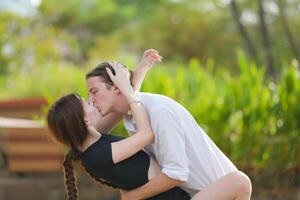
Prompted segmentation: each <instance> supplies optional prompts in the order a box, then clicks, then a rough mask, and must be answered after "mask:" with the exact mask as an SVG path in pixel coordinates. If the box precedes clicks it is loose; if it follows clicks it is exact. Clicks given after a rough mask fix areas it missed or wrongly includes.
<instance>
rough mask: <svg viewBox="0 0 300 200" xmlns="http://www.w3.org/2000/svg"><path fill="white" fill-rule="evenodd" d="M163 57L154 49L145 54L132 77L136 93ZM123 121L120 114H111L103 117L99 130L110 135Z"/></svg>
mask: <svg viewBox="0 0 300 200" xmlns="http://www.w3.org/2000/svg"><path fill="white" fill-rule="evenodd" d="M161 59H162V57H161V56H160V55H159V54H158V52H157V51H156V50H154V49H148V50H146V51H145V52H144V54H143V57H142V59H141V62H140V63H139V64H138V65H137V67H136V69H135V71H134V72H133V75H132V85H133V89H134V91H139V90H140V88H141V85H142V83H143V80H144V78H145V75H146V73H147V72H148V70H149V69H151V67H152V66H153V65H154V64H155V63H156V62H159V61H161ZM121 119H122V114H120V113H109V114H107V115H106V116H104V117H103V119H102V120H101V121H100V123H99V124H98V126H97V130H98V131H99V132H102V133H109V132H110V131H111V130H112V129H113V128H114V127H115V126H116V125H117V124H118V123H119V121H120V120H121Z"/></svg>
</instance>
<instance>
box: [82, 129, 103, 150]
mask: <svg viewBox="0 0 300 200" xmlns="http://www.w3.org/2000/svg"><path fill="white" fill-rule="evenodd" d="M101 136H102V135H101V133H99V132H98V131H97V130H96V129H95V128H92V129H91V128H90V129H89V131H88V135H87V137H86V139H85V141H84V142H83V144H82V145H81V146H80V147H79V149H80V151H81V152H84V151H85V150H86V149H87V148H88V147H89V146H91V145H92V144H94V143H95V142H96V141H98V140H99V139H100V138H101Z"/></svg>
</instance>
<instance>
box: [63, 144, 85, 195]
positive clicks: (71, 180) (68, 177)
mask: <svg viewBox="0 0 300 200" xmlns="http://www.w3.org/2000/svg"><path fill="white" fill-rule="evenodd" d="M80 157H81V152H80V151H78V150H76V149H72V150H70V151H69V152H68V153H67V154H66V155H65V160H64V161H63V167H64V174H65V187H66V189H67V194H68V200H77V199H78V189H77V185H76V176H75V173H74V167H73V161H77V160H80Z"/></svg>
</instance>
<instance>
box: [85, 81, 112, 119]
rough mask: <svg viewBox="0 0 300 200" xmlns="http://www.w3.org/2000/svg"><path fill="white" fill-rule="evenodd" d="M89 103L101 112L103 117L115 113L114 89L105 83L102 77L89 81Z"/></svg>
mask: <svg viewBox="0 0 300 200" xmlns="http://www.w3.org/2000/svg"><path fill="white" fill-rule="evenodd" d="M86 83H87V90H88V95H89V101H90V102H92V103H93V104H94V106H95V107H96V108H97V109H98V110H99V112H100V113H101V114H102V115H106V114H108V113H110V112H112V111H113V102H114V97H115V94H114V92H113V89H112V87H113V86H110V85H107V83H105V82H103V81H102V80H101V78H100V77H91V78H88V79H87V81H86Z"/></svg>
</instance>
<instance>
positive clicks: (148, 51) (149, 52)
mask: <svg viewBox="0 0 300 200" xmlns="http://www.w3.org/2000/svg"><path fill="white" fill-rule="evenodd" d="M151 53H157V54H158V51H156V50H155V49H147V50H146V51H145V52H144V56H148V55H149V54H151Z"/></svg>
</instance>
